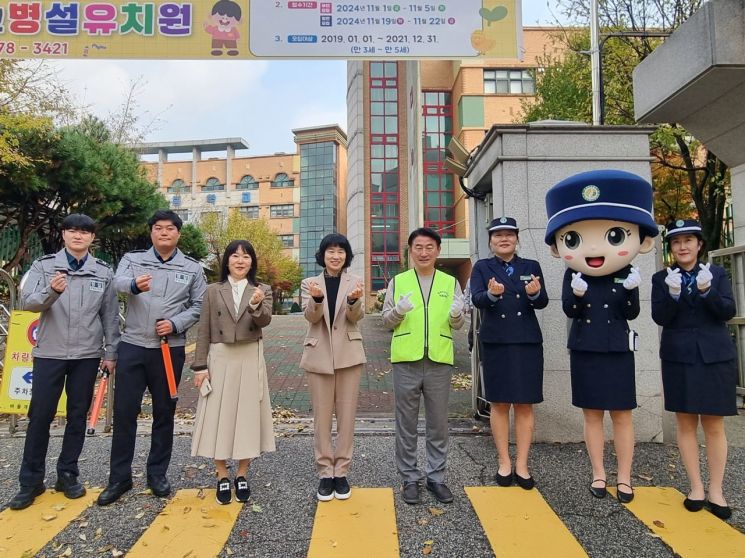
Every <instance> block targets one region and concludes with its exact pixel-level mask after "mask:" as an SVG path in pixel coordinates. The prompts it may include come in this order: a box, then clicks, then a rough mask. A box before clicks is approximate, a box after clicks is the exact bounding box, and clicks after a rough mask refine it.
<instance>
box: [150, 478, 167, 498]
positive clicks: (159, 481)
mask: <svg viewBox="0 0 745 558" xmlns="http://www.w3.org/2000/svg"><path fill="white" fill-rule="evenodd" d="M147 486H148V487H149V488H150V490H151V491H152V493H153V494H155V495H156V496H157V497H158V498H164V497H165V496H168V495H169V494H170V493H171V483H170V482H168V479H167V478H166V477H165V476H162V475H158V476H155V475H153V476H149V475H148V477H147Z"/></svg>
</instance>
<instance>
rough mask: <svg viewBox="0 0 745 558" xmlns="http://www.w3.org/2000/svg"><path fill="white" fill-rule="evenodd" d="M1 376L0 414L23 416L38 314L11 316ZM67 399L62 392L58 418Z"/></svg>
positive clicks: (27, 395) (29, 392) (30, 376)
mask: <svg viewBox="0 0 745 558" xmlns="http://www.w3.org/2000/svg"><path fill="white" fill-rule="evenodd" d="M9 324H10V327H9V329H8V338H7V344H6V347H5V360H4V361H3V376H2V383H1V384H0V413H12V414H18V415H25V414H27V413H28V407H29V404H30V403H31V389H32V386H33V358H32V357H31V350H32V349H33V348H34V346H35V345H36V335H37V331H38V328H39V314H38V312H23V311H20V310H16V311H14V312H13V313H11V315H10V322H9ZM66 406H67V398H66V397H65V393H64V391H63V392H62V397H60V400H59V403H58V404H57V415H60V416H62V415H64V414H65V411H66Z"/></svg>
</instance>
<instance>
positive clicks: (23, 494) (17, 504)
mask: <svg viewBox="0 0 745 558" xmlns="http://www.w3.org/2000/svg"><path fill="white" fill-rule="evenodd" d="M46 489H47V488H46V486H44V483H41V484H37V485H34V486H21V489H20V490H19V491H18V494H16V495H15V496H13V499H12V500H11V501H10V503H9V504H8V507H9V508H10V509H11V510H22V509H25V508H27V507H29V506H30V505H31V504H33V503H34V500H35V499H36V497H37V496H39V495H41V494H44V491H45V490H46Z"/></svg>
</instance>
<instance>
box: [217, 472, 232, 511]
mask: <svg viewBox="0 0 745 558" xmlns="http://www.w3.org/2000/svg"><path fill="white" fill-rule="evenodd" d="M215 499H216V500H217V503H218V504H222V505H225V504H229V503H230V502H231V501H232V500H233V494H232V493H231V491H230V481H229V480H228V479H227V478H225V477H224V478H221V479H220V480H219V481H217V492H216V494H215Z"/></svg>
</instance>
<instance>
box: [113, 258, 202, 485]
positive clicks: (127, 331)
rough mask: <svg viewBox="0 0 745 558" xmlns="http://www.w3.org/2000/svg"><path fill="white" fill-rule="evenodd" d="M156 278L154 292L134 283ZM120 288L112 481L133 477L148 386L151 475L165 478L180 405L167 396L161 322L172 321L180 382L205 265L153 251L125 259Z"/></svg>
mask: <svg viewBox="0 0 745 558" xmlns="http://www.w3.org/2000/svg"><path fill="white" fill-rule="evenodd" d="M145 274H149V275H151V276H152V279H151V282H150V290H149V291H147V292H141V291H139V289H137V287H136V285H135V282H134V280H135V278H136V277H139V276H140V275H145ZM114 285H115V287H116V290H117V291H118V292H120V293H125V294H127V295H128V296H127V318H126V320H125V323H124V331H123V332H122V343H121V346H120V348H119V363H118V366H117V373H116V390H115V391H114V436H113V440H112V444H111V465H110V472H109V483H116V482H122V481H126V480H129V479H131V477H132V459H133V457H134V447H135V436H136V434H137V416H138V415H139V413H140V409H141V405H142V396H143V394H144V393H145V389H146V388H147V389H148V390H149V391H150V394H151V395H152V404H153V427H152V436H151V441H150V453H149V455H148V459H147V474H148V477H161V476H165V474H166V471H167V470H168V464H169V463H170V460H171V450H172V447H173V415H174V412H175V410H176V402H175V401H172V400H171V398H170V394H169V392H168V383H167V381H166V374H165V367H164V365H163V356H162V353H161V349H160V338H159V337H158V335H157V334H156V332H155V322H156V320H160V319H166V320H170V321H171V323H172V324H173V326H174V333H172V334H170V335H169V336H168V342H169V345H170V348H171V360H172V362H173V372H174V375H175V377H176V384H177V385H178V383H179V381H180V380H181V370H182V368H183V366H184V360H185V353H184V345H185V343H186V331H187V330H188V329H189V327H191V326H192V325H194V324H195V323H196V322H197V321H198V320H199V314H200V311H201V308H202V298H203V297H204V291H205V289H206V288H207V281H206V280H205V277H204V272H203V270H202V266H201V264H200V263H199V262H198V261H196V260H194V259H192V258H190V257H188V256H185V255H184V254H183V253H182V252H181V251H180V250H178V249H176V250H175V251H174V253H173V254H172V255H171V256H170V257H169V258H168V259H167V260H165V261H164V260H163V259H161V257H160V255H159V254H158V253H157V252H156V251H155V249H154V248H150V249H149V250H136V251H134V252H129V253H127V254H125V255H124V257H123V258H122V260H121V262H119V267H118V268H117V270H116V276H115V278H114Z"/></svg>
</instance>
